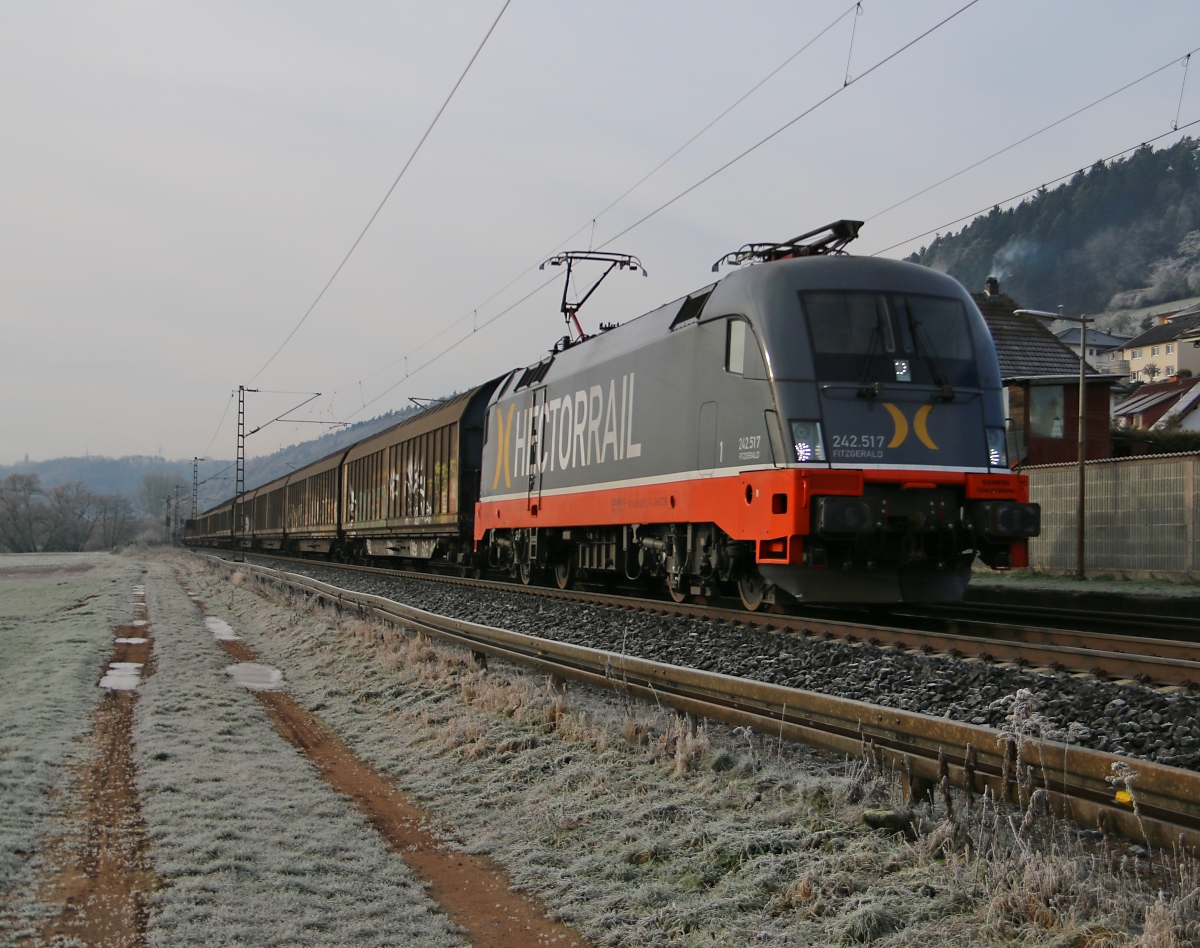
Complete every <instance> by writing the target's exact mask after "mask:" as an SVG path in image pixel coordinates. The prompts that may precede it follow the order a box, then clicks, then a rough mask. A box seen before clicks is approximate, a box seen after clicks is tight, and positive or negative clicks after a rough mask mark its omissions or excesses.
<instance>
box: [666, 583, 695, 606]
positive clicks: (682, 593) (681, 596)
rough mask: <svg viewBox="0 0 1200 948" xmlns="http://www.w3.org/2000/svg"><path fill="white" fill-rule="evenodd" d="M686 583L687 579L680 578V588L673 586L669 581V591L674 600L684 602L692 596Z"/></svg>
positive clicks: (679, 602)
mask: <svg viewBox="0 0 1200 948" xmlns="http://www.w3.org/2000/svg"><path fill="white" fill-rule="evenodd" d="M684 583H686V580H680V587H679V588H678V589H676V588H675V587H674V586H672V585H671V583H670V582H668V583H667V593H668V594H669V595H670V597H671V601H672V602H674V603H677V604H682V603H685V602H687V601H688V599H690V598H691V594H690V593H689V592H688V591H687V589H688V587H687V586H686V585H684Z"/></svg>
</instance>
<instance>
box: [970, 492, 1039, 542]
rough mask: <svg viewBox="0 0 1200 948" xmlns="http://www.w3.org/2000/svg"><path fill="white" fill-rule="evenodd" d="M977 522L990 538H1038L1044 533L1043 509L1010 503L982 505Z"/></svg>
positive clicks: (1031, 505) (1001, 502)
mask: <svg viewBox="0 0 1200 948" xmlns="http://www.w3.org/2000/svg"><path fill="white" fill-rule="evenodd" d="M975 522H976V524H977V525H978V526H979V527H980V528H982V530H983V532H984V533H985V534H987V535H988V536H989V537H998V538H1005V539H1010V538H1014V537H1036V536H1037V535H1038V534H1040V533H1041V532H1042V507H1041V505H1040V504H1021V503H1014V502H1010V501H999V502H994V503H985V504H980V505H979V507H978V510H977V512H976V516H975Z"/></svg>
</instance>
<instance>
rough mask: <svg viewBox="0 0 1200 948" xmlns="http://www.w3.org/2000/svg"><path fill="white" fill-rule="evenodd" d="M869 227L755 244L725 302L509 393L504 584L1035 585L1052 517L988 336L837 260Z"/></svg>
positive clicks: (842, 593)
mask: <svg viewBox="0 0 1200 948" xmlns="http://www.w3.org/2000/svg"><path fill="white" fill-rule="evenodd" d="M859 226H860V222H855V221H839V222H837V223H835V224H833V225H830V226H829V227H827V228H822V229H820V230H818V231H813V232H810V233H808V234H804V235H801V236H800V237H798V238H795V239H793V240H791V241H787V242H784V243H782V244H754V245H747V246H746V247H743V248H742V249H741V250H740V251H738V252H737V253H735V254H731V255H729V256H728V257H727V258H723V260H722V261H718V264H717V265H714V267H713V269H714V270H717V269H718V266H719V264H721V263H722V262H729V263H733V264H738V265H740V266H739V268H738V269H735V270H733V271H732V272H730V273H729V274H728V275H726V276H725V277H724V278H723V279H720V280H719V281H718V282H716V283H713V284H711V285H710V286H707V287H704V288H703V289H701V290H698V291H696V292H695V293H692V294H690V295H688V296H687V297H684V298H683V299H680V300H676V301H674V302H672V303H668V304H667V305H665V306H662V307H659V308H658V309H656V310H654V311H652V312H650V313H647V314H645V315H644V316H641V317H638V318H636V319H633V320H631V321H630V322H628V323H626V324H624V325H620V326H616V327H605V330H606V331H603V332H601V333H600V334H599V335H596V336H592V337H584V336H583V334H582V333H581V332H579V333H578V335H579V336H580V338H579V340H578V341H573V340H572V339H571V338H570V337H568V338H567V339H565V340H564V341H563V343H562V344H560V345H559V346H557V347H556V350H555V351H554V352H552V353H551V354H550V355H549V356H548V357H547V358H545V359H543V360H541V361H539V362H538V363H536V364H535V365H532V366H528V367H522V368H520V369H517V370H514V371H513V372H511V373H509V374H508V375H507V376H505V377H503V378H502V380H501V381H500V383H499V384H498V385H497V386H496V388H495V391H494V393H493V394H492V396H491V398H490V400H489V402H488V406H487V416H486V427H485V439H484V445H483V457H482V464H481V468H482V480H481V484H480V500H479V502H478V504H477V505H476V509H475V517H474V540H475V544H476V549H477V550H478V551H479V552H481V553H484V554H486V557H487V562H488V565H489V566H491V567H492V568H500V569H508V570H510V571H512V572H513V573H514V574H516V575H519V576H520V578H521V579H522V580H523V581H524V582H530V581H532V580H533V578H534V577H535V576H536V575H537V574H538V573H539V571H545V572H546V573H547V574H549V575H550V576H552V577H553V579H554V581H555V582H556V583H557V584H558V585H559V586H562V587H565V586H567V585H568V584H570V583H571V582H573V581H574V580H575V579H576V578H577V577H584V576H586V577H589V578H602V577H609V578H620V579H624V580H629V581H638V580H646V581H648V582H651V583H658V584H661V585H664V586H665V587H666V589H667V590H668V591H669V593H670V594H671V596H672V597H673V598H675V599H676V600H677V601H682V600H683V599H685V598H687V597H688V596H692V595H708V594H713V593H716V592H719V591H721V590H722V589H729V588H731V587H732V586H735V585H736V588H737V590H738V593H739V595H740V596H741V599H742V601H743V603H744V605H745V606H746V607H747V608H750V609H755V608H758V607H760V606H761V605H762V604H764V603H769V602H773V601H774V600H775V597H776V594H777V592H778V591H780V590H782V591H783V592H785V593H787V594H788V595H790V596H792V597H795V598H797V599H800V600H805V601H856V602H898V601H914V600H915V601H931V600H955V599H959V598H961V597H962V594H963V591H964V590H965V588H966V585H967V581H968V579H969V575H970V570H971V566H972V563H973V562H974V561H975V559H976V558H977V557H978V558H980V559H981V560H982V561H983V562H984V563H986V564H987V565H989V566H992V567H995V568H1006V567H1010V566H1023V565H1025V564H1026V562H1027V557H1026V542H1027V538H1029V537H1032V536H1036V535H1037V534H1038V531H1039V525H1040V523H1039V521H1040V512H1039V508H1038V506H1037V505H1036V504H1031V503H1029V502H1028V481H1027V479H1026V478H1025V477H1024V476H1022V475H1019V474H1015V473H1013V472H1012V471H1011V470H1010V468H1009V465H1008V458H1007V447H1006V431H1005V418H1004V411H1003V404H1002V396H1001V383H1000V374H999V367H998V364H997V360H996V352H995V348H994V345H993V343H992V339H991V336H990V334H989V332H988V329H987V326H986V324H985V323H984V320H983V317H982V316H981V315H980V313H979V311H978V309H977V308H976V306H975V303H974V301H973V300H972V299H971V297H970V295H969V294H968V293H967V292H966V290H964V289H963V287H962V286H961V285H960V284H959V283H957V282H956V281H955V280H953V279H952V278H950V277H948V276H945V275H943V274H939V273H935V272H934V271H932V270H929V269H926V268H924V267H920V266H917V265H915V264H909V263H903V262H899V261H894V260H883V259H875V258H869V257H853V256H849V255H847V254H845V253H843V252H842V248H843V247H844V246H845V244H846V243H848V242H849V241H850V240H852V239H853V238H854V237H855V236H857V233H858V228H859ZM631 261H632V262H633V263H636V261H634V258H625V261H624V263H622V264H621V265H626V264H629V263H630V262H631ZM552 262H562V260H561V259H559V260H556V261H552ZM567 262H568V266H569V264H570V261H569V260H568V261H567ZM609 269H610V270H611V269H612V266H610V268H609ZM594 288H595V287H593V289H594ZM589 293H590V291H589ZM564 314H566V315H567V317H568V321H569V323H570V322H571V321H574V310H573V309H570V308H569V307H568V305H567V303H566V297H565V294H564ZM575 325H576V328H578V323H577V322H575Z"/></svg>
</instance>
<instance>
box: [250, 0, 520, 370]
mask: <svg viewBox="0 0 1200 948" xmlns="http://www.w3.org/2000/svg"><path fill="white" fill-rule="evenodd" d="M511 2H512V0H504V6H502V7H501V8H500V12H499V13H497V14H496V19H495V20H493V21H492V25H491V26H490V27H488V31H487V33H485V34H484V37H483V39H482V40H481V41H480V43H479V46H478V47H477V48H476V50H475V52H474V54H473V55H472V56H471V58H470V60H469V61H468V62H467V65H466V67H465V68H464V69H463V71H462V73H461V75H459V77H458V81H457V82H455V83H454V87H453V88H452V89H451V90H450V94H449V95H448V96H446V100H445V101H444V102H443V103H442V107H441V108H440V109H438V110H437V114H436V115H434V117H433V121H432V122H430V123H429V127H428V128H427V129H425V134H424V135H422V136H421V140H420V141H418V142H417V147H416V148H414V149H413V151H412V154H411V155H409V156H408V161H406V162H405V163H404V167H403V168H401V169H400V173H399V174H398V175H396V180H394V181H393V182H392V186H391V187H390V188H388V190H387V193H386V194H385V195H384V196H383V200H382V201H380V202H379V206H378V207H376V208H375V212H374V213H373V214H372V215H371V217H370V219H369V220H368V221H367V223H366V226H365V227H363V229H362V231H361V232H360V233H359V235H358V236H357V237H356V238H355V239H354V243H353V244H351V245H350V249H349V250H347V251H346V255H345V256H344V257H342V260H341V263H339V264H338V265H337V267H336V269H334V271H333V275H332V276H331V277H330V278H329V279H328V280H327V281H326V282H325V285H324V286H323V287H321V292H320V293H318V294H317V298H316V299H314V300H313V301H312V305H311V306H309V307H308V309H307V310H305V312H304V315H303V316H301V317H300V321H299V322H297V323H296V325H295V326H293V327H292V331H291V332H289V333H288V334H287V337H286V338H285V339H284V340H283V342H281V343H280V344H279V348H277V349H276V350H275V351H274V352H273V353H271V357H270V358H269V359H267V361H266V362H264V363H263V364H262V365H261V366H260V367H259V369H258V371H257V372H255V373H254V374H253V375H252V376H250V381H251V382H253V381H254V380H255V379H256V378H258V377H259V376H260V375H262V373H263V372H264V371H265V370H266V368H267V366H269V365H270V364H271V363H272V362H274V361H275V359H276V357H277V356H278V355H279V353H281V352H282V351H283V350H284V347H286V346H287V344H288V343H289V342H291V341H292V337H294V336H295V335H296V333H297V332H299V331H300V327H301V326H303V325H304V323H305V321H306V320H307V319H308V317H309V316H311V315H312V312H313V310H315V309H316V308H317V304H318V303H320V302H321V299H322V298H323V297H324V296H325V293H326V291H327V290H328V289H329V288H330V287H331V286H332V285H333V281H334V280H336V279H337V277H338V274H339V273H341V272H342V268H343V267H345V266H346V263H347V261H349V259H350V257H351V255H352V254H353V253H354V251H355V250H356V249H357V248H358V245H359V244H360V243H362V239H363V238H364V237H365V236H366V235H367V231H368V230H370V229H371V225H372V224H374V223H375V219H376V218H377V217H378V216H379V213H380V212H381V211H382V210H383V206H384V205H385V204H387V202H388V198H390V197H391V196H392V192H393V191H395V190H396V186H397V185H398V184H399V183H400V179H401V178H403V177H404V173H405V172H406V171H408V169H409V167H410V166H411V165H412V163H413V160H414V159H415V158H416V157H417V153H418V152H419V151H420V150H421V146H422V145H424V144H425V140H426V139H427V138H429V136H430V134H431V133H432V132H433V128H434V126H435V125H437V123H438V119H440V118H441V117H442V113H443V112H445V111H446V108H447V106H449V105H450V100H451V99H453V98H454V94H455V93H456V92H457V91H458V87H459V86H461V85H462V83H463V80H464V79H466V78H467V73H468V72H470V71H471V66H473V65H474V64H475V60H476V59H478V58H479V54H480V53H481V52H483V47H484V45H485V44H486V43H487V41H488V39H489V38H490V37H491V35H492V33H493V32H494V31H495V29H496V26H497V25H498V24H499V23H500V18H501V17H502V16H504V11H505V10H507V9H508V5H509V4H510V3H511Z"/></svg>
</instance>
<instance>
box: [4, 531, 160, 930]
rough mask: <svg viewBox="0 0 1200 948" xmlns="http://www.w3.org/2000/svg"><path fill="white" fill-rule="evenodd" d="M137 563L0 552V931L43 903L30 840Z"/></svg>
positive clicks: (63, 770)
mask: <svg viewBox="0 0 1200 948" xmlns="http://www.w3.org/2000/svg"><path fill="white" fill-rule="evenodd" d="M81 567H90V568H88V569H80V568H81ZM59 568H61V569H62V570H63V571H62V572H59V571H57V570H58V569H59ZM68 570H69V571H68ZM140 572H141V567H140V566H138V565H136V564H133V563H130V562H129V561H127V560H124V559H121V558H119V557H114V556H110V555H107V554H101V553H97V554H90V553H56V554H39V555H36V556H24V555H22V556H14V555H0V936H4V935H6V934H9V933H11V934H12V935H13V936H14V937H15V936H16V935H17V934H18V933H20V932H23V931H28V927H27V926H28V923H29V922H30V921H31V920H33V919H36V918H38V917H41V916H42V915H44V914H46V912H47V911H49V909H48V908H47V907H45V906H38V905H37V904H35V903H34V902H33V901H32V900H31V895H32V887H33V882H34V879H35V877H36V874H37V871H38V868H39V862H38V860H37V858H36V855H35V854H36V851H37V841H38V839H39V837H41V836H43V835H45V834H47V833H48V832H49V831H50V826H51V815H52V812H53V810H54V807H55V800H56V799H57V798H58V796H59V795H60V794H61V792H62V791H63V790H64V789H65V788H66V787H67V784H68V782H69V780H70V773H69V770H68V766H69V765H70V764H71V763H73V762H76V761H78V760H79V759H80V758H81V750H82V749H81V747H80V745H79V744H78V740H79V738H80V737H82V736H83V735H84V734H86V733H87V731H88V728H89V725H90V721H89V715H90V714H91V711H92V709H93V708H94V707H95V705H96V702H97V701H98V700H99V699H100V695H101V692H100V689H98V688H97V687H96V681H97V680H98V679H99V677H100V674H101V672H102V671H103V669H104V664H105V661H106V660H107V658H108V656H109V655H111V653H112V642H113V628H114V627H115V626H116V625H118V624H120V623H122V622H128V621H129V619H130V617H131V616H132V615H133V606H132V604H131V596H130V589H131V587H132V585H133V583H134V582H136V581H137V579H138V575H139V573H140ZM88 597H92V598H90V599H89V598H88ZM85 600H86V601H85ZM80 602H83V603H84V604H83V605H82V606H79V607H78V608H75V609H72V608H70V607H71V606H75V605H76V604H77V603H80Z"/></svg>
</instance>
